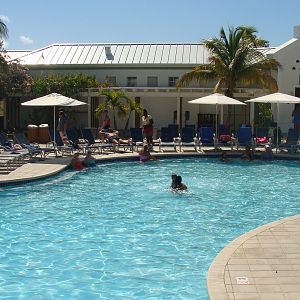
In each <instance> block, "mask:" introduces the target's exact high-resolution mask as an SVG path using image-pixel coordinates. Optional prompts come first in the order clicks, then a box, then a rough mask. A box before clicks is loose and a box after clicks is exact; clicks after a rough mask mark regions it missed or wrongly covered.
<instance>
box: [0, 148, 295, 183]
mask: <svg viewBox="0 0 300 300" xmlns="http://www.w3.org/2000/svg"><path fill="white" fill-rule="evenodd" d="M228 154H229V157H232V158H237V157H240V155H241V152H238V151H229V152H228ZM154 155H155V156H156V157H158V158H159V157H164V158H176V157H178V158H181V157H220V155H221V152H216V151H203V152H155V153H154ZM94 156H95V158H96V161H97V162H101V161H106V162H111V161H117V160H136V159H138V157H139V155H138V153H136V152H135V153H131V152H130V153H129V152H128V153H113V154H105V155H104V156H103V154H100V155H94ZM256 156H257V155H256ZM71 158H72V157H53V158H47V159H46V160H45V161H37V162H35V163H28V164H25V165H23V166H21V167H19V168H17V169H16V170H14V171H12V172H11V173H9V174H8V175H0V186H9V185H19V184H23V183H27V182H32V181H37V180H40V179H45V178H48V177H51V176H54V175H56V174H58V173H60V172H62V171H64V170H65V169H67V168H68V167H69V166H70V161H71ZM257 158H259V156H257ZM274 160H300V156H299V155H291V154H281V153H280V154H275V155H274Z"/></svg>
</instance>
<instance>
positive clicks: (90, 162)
mask: <svg viewBox="0 0 300 300" xmlns="http://www.w3.org/2000/svg"><path fill="white" fill-rule="evenodd" d="M82 163H83V165H84V166H85V167H88V168H89V167H94V166H95V165H96V161H95V158H94V157H93V156H92V151H91V150H88V151H87V154H86V156H85V158H84V160H83V162H82Z"/></svg>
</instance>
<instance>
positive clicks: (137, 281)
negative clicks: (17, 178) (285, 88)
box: [0, 158, 300, 299]
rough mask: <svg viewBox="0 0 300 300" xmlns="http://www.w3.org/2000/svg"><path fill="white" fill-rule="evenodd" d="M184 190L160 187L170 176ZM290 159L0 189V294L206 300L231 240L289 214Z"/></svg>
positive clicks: (188, 163) (106, 170)
mask: <svg viewBox="0 0 300 300" xmlns="http://www.w3.org/2000/svg"><path fill="white" fill-rule="evenodd" d="M172 172H177V173H178V174H180V175H181V176H182V177H183V182H185V183H186V184H187V185H188V188H189V189H188V192H187V193H173V192H171V191H170V190H169V186H170V183H171V173H172ZM299 180H300V168H299V162H296V161H276V162H270V163H264V162H260V161H254V162H247V161H240V160H238V159H236V160H232V161H230V162H229V163H221V162H219V161H218V160H217V159H208V158H201V159H199V158H186V159H162V160H160V161H158V162H150V163H146V164H140V163H138V162H114V163H106V164H99V165H98V166H97V167H95V168H94V169H91V170H90V171H89V172H86V171H84V172H73V171H66V172H64V173H62V174H60V175H58V176H55V177H53V178H50V179H47V180H43V181H40V182H35V183H32V184H26V185H23V186H16V187H7V188H1V190H0V197H1V202H0V225H1V227H0V228H1V235H0V256H1V260H0V266H1V267H0V295H1V297H7V298H9V297H10V298H11V299H13V298H21V299H207V298H208V296H207V290H206V273H207V270H208V268H209V265H210V264H211V262H212V260H213V259H214V257H215V256H216V255H217V254H218V252H219V251H220V250H221V249H222V248H223V247H224V246H225V245H226V244H227V243H228V242H229V241H231V240H232V239H234V238H235V237H237V236H239V235H241V234H242V233H244V232H247V231H249V230H251V229H253V228H255V227H257V226H259V225H262V224H265V223H268V222H271V221H274V220H276V219H279V218H282V217H285V216H289V215H294V214H298V213H299V211H300V209H299V203H298V202H299V197H298V182H299Z"/></svg>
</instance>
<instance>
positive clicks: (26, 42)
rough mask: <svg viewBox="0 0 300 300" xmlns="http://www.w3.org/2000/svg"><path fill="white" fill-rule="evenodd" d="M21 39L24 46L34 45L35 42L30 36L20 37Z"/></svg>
mask: <svg viewBox="0 0 300 300" xmlns="http://www.w3.org/2000/svg"><path fill="white" fill-rule="evenodd" d="M19 39H20V41H21V43H22V44H24V45H30V44H33V40H32V39H31V38H30V37H28V36H25V35H20V36H19Z"/></svg>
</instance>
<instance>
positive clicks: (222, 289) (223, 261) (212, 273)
mask: <svg viewBox="0 0 300 300" xmlns="http://www.w3.org/2000/svg"><path fill="white" fill-rule="evenodd" d="M297 219H299V220H300V214H299V215H294V216H290V217H286V218H283V219H280V220H277V221H274V222H271V223H268V224H264V225H262V226H259V227H257V228H255V229H253V230H251V231H248V232H246V233H244V234H242V235H241V236H239V237H237V238H236V239H234V240H233V241H232V242H230V243H229V244H227V245H226V246H225V247H224V248H223V249H222V250H221V251H220V252H219V254H218V255H217V256H216V257H215V259H214V260H213V262H212V263H211V265H210V267H209V270H208V272H207V276H206V284H207V290H208V295H209V299H210V300H232V299H243V298H236V297H235V295H234V294H235V293H234V291H233V290H228V289H227V288H226V280H227V281H228V279H226V268H227V267H228V262H229V261H230V259H231V258H232V257H233V255H234V253H235V252H236V251H237V250H238V249H239V248H240V247H241V246H242V245H243V244H245V242H247V241H249V240H250V239H251V238H253V237H255V236H257V235H259V234H261V233H263V232H265V231H267V230H269V229H273V228H275V227H277V226H280V225H283V224H284V223H287V222H290V221H294V220H297ZM299 234H300V229H299ZM269 258H272V257H271V255H270V257H269ZM250 270H251V269H250ZM227 283H228V282H227ZM254 285H255V284H254ZM258 294H259V293H258ZM299 295H300V294H299ZM278 296H280V295H279V293H278ZM245 299H248V298H245ZM249 299H250V298H249ZM251 299H267V298H260V297H258V298H256V295H255V293H252V298H251ZM268 299H269V298H268ZM270 299H271V298H270ZM272 299H273V298H272ZM274 299H275V298H274ZM276 299H283V298H276ZM284 299H286V298H284ZM297 299H298V298H297Z"/></svg>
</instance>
